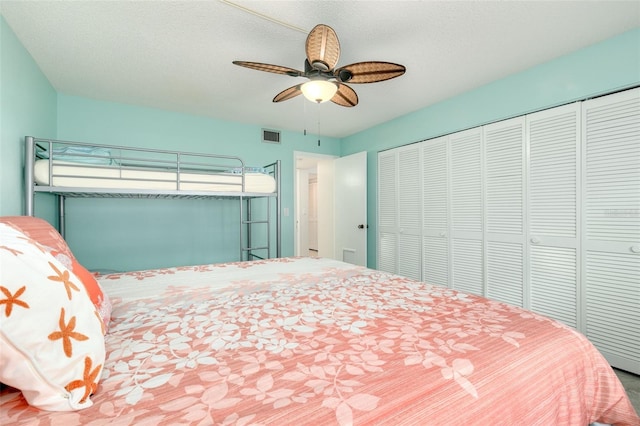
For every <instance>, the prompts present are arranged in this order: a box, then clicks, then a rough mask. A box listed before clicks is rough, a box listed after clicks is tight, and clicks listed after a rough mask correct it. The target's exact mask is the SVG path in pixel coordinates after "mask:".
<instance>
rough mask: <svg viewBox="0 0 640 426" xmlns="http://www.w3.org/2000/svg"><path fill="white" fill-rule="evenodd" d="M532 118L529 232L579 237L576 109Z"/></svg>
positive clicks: (571, 108) (530, 120)
mask: <svg viewBox="0 0 640 426" xmlns="http://www.w3.org/2000/svg"><path fill="white" fill-rule="evenodd" d="M565 111H566V112H564V113H560V114H554V115H551V116H549V115H548V114H541V115H532V116H531V117H530V118H529V128H528V131H529V201H530V204H529V229H530V234H532V235H538V236H539V235H551V236H563V237H576V235H577V228H576V227H577V205H576V203H577V201H576V200H577V198H576V191H577V178H578V176H577V169H576V167H577V163H576V155H577V153H576V138H577V137H578V135H577V131H578V128H577V124H578V118H577V109H576V108H575V107H572V106H570V107H568V108H565Z"/></svg>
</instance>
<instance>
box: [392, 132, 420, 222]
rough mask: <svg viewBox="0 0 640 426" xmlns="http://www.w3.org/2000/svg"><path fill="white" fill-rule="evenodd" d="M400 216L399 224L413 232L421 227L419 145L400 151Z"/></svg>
mask: <svg viewBox="0 0 640 426" xmlns="http://www.w3.org/2000/svg"><path fill="white" fill-rule="evenodd" d="M398 175H399V177H398V182H399V188H398V206H397V208H398V216H399V226H400V228H402V229H405V230H411V232H412V233H419V232H420V228H421V221H420V216H421V215H420V211H421V208H422V200H421V198H420V192H421V190H422V188H421V180H420V178H419V177H420V151H419V148H418V146H417V145H414V146H411V147H409V148H407V149H402V150H401V151H400V152H399V153H398Z"/></svg>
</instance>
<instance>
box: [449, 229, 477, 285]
mask: <svg viewBox="0 0 640 426" xmlns="http://www.w3.org/2000/svg"><path fill="white" fill-rule="evenodd" d="M452 245H453V246H452V262H453V265H452V266H453V269H452V270H453V277H452V278H453V279H452V284H453V285H452V287H453V288H454V289H456V290H461V291H465V292H467V293H473V294H477V295H482V294H483V293H484V289H483V285H482V282H483V278H482V241H481V240H464V239H453V241H452Z"/></svg>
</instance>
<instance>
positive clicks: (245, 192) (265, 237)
mask: <svg viewBox="0 0 640 426" xmlns="http://www.w3.org/2000/svg"><path fill="white" fill-rule="evenodd" d="M24 161H25V163H24V164H25V169H24V170H25V173H24V177H25V204H26V214H27V215H30V216H32V215H34V213H35V199H36V194H37V193H51V194H55V195H56V196H57V197H58V205H57V209H58V223H59V231H60V233H61V234H62V235H63V237H64V236H65V231H66V226H65V225H66V224H65V209H66V207H65V200H66V199H67V198H68V197H93V198H209V199H221V198H222V199H230V198H233V199H237V200H239V203H240V210H239V212H240V214H239V218H238V221H239V223H240V224H241V226H240V227H239V229H240V235H239V239H240V241H241V244H240V253H239V256H238V257H237V259H238V260H243V259H247V260H250V259H253V258H270V257H280V256H281V243H280V233H281V232H280V229H281V217H280V210H281V208H280V203H281V200H280V196H279V194H280V161H276V162H273V163H271V164H268V165H265V166H247V165H246V164H245V163H244V161H243V160H242V159H241V158H240V157H237V156H228V155H218V154H211V153H190V152H180V151H167V150H158V149H147V148H134V147H125V146H118V145H103V144H91V143H86V142H73V141H61V140H54V139H43V138H35V137H32V136H27V137H26V138H25V160H24ZM258 200H266V202H262V203H259V202H258ZM252 205H253V206H252ZM252 210H253V213H252ZM258 210H259V211H258ZM256 216H259V218H260V219H256ZM259 223H261V224H264V226H263V227H262V229H259V226H258V225H257V224H259ZM252 233H253V236H252V235H251V234H252ZM272 235H273V237H272ZM256 241H258V243H256Z"/></svg>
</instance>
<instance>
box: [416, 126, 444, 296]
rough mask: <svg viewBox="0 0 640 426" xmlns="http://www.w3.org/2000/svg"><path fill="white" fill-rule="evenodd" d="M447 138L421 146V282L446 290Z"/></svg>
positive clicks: (429, 141)
mask: <svg viewBox="0 0 640 426" xmlns="http://www.w3.org/2000/svg"><path fill="white" fill-rule="evenodd" d="M448 140H449V138H448V137H446V136H445V137H441V138H437V139H432V140H428V141H425V142H423V143H422V144H421V146H422V188H423V189H422V206H423V207H422V280H423V281H425V282H427V283H429V284H436V285H442V286H447V287H448V286H449V219H448V217H449V207H448V205H449V202H448V197H447V194H448V186H449V185H448V178H447V175H448V172H447V171H448V161H449V156H448V153H447V152H448Z"/></svg>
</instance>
